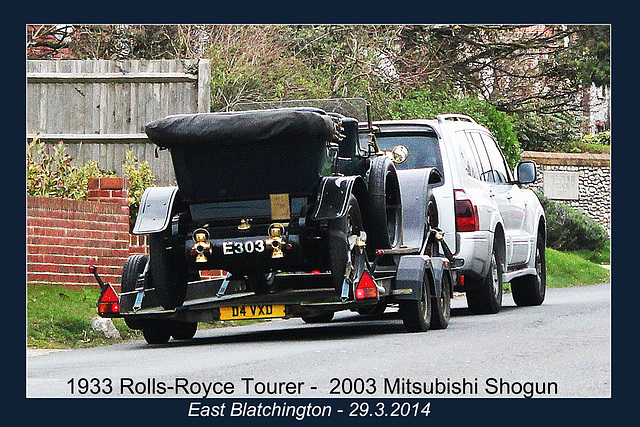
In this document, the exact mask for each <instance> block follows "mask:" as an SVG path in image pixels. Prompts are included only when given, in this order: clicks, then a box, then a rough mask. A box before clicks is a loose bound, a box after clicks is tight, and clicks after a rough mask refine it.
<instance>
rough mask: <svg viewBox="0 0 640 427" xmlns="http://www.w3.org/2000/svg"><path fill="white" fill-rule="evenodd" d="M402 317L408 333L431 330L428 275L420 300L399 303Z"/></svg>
mask: <svg viewBox="0 0 640 427" xmlns="http://www.w3.org/2000/svg"><path fill="white" fill-rule="evenodd" d="M399 308H400V317H401V318H402V323H403V324H404V327H405V329H406V330H407V332H425V331H428V330H429V329H430V328H431V309H432V307H431V297H430V292H429V281H428V275H427V274H425V275H424V280H423V282H422V295H421V298H420V299H419V300H402V301H399Z"/></svg>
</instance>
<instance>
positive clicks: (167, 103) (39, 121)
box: [27, 60, 211, 185]
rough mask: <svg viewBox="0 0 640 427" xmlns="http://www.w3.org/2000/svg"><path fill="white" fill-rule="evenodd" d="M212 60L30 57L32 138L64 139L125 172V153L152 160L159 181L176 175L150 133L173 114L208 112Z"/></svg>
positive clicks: (86, 156) (79, 154) (75, 150)
mask: <svg viewBox="0 0 640 427" xmlns="http://www.w3.org/2000/svg"><path fill="white" fill-rule="evenodd" d="M210 81H211V65H210V61H209V60H130V61H106V60H37V61H27V138H28V140H31V139H33V138H34V137H36V135H38V137H39V138H40V140H42V141H45V142H47V143H52V144H53V143H57V142H59V141H63V142H64V143H65V145H67V147H68V150H67V152H68V153H69V154H70V155H71V156H72V157H73V158H74V160H75V161H76V162H77V163H79V164H83V163H85V162H87V161H90V160H97V161H99V162H100V167H101V168H102V169H104V170H112V171H115V172H116V173H118V174H123V167H122V165H123V163H124V159H125V155H126V152H127V151H132V152H133V153H134V155H135V156H136V157H137V158H138V159H139V160H141V161H145V160H146V161H148V162H149V165H150V166H151V170H152V171H153V174H154V176H155V177H156V179H157V184H158V185H171V184H173V183H174V181H175V177H174V175H173V167H172V166H171V156H170V155H169V153H168V152H160V153H159V156H158V157H157V158H156V152H155V146H154V145H153V144H152V143H151V142H150V141H149V140H148V139H147V136H146V134H145V133H144V126H145V125H146V123H148V122H150V121H153V120H156V119H159V118H162V117H165V116H167V115H169V114H180V113H196V112H209V110H210Z"/></svg>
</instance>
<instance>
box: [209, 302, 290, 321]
mask: <svg viewBox="0 0 640 427" xmlns="http://www.w3.org/2000/svg"><path fill="white" fill-rule="evenodd" d="M284 316H285V312H284V305H241V306H239V307H220V320H237V319H266V318H271V317H284Z"/></svg>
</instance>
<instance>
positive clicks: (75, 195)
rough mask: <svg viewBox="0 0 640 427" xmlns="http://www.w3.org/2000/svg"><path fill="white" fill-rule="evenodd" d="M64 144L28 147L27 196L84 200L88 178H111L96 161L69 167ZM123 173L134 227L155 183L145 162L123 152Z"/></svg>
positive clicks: (131, 223)
mask: <svg viewBox="0 0 640 427" xmlns="http://www.w3.org/2000/svg"><path fill="white" fill-rule="evenodd" d="M72 160H73V158H72V157H71V156H70V155H69V154H68V153H67V152H66V147H65V145H64V143H63V142H60V143H58V144H57V145H55V146H53V147H52V146H48V145H46V144H45V143H44V142H42V141H40V140H39V139H38V138H34V139H33V141H31V142H30V143H28V145H27V194H29V195H30V196H38V197H60V198H65V199H75V200H86V199H87V194H88V193H89V188H88V181H89V178H100V177H103V176H113V175H115V174H114V173H113V172H105V171H103V170H101V169H100V167H99V166H98V162H97V161H90V162H88V163H86V164H84V165H82V166H76V165H73V164H72ZM124 173H125V176H126V177H127V178H128V180H129V223H130V225H131V226H133V224H135V221H136V217H137V215H138V209H139V207H140V199H141V198H142V193H144V190H145V189H146V188H147V187H150V186H152V185H153V184H154V182H155V178H154V176H153V173H152V172H151V168H150V167H149V163H148V162H139V161H138V159H137V158H135V156H134V155H133V153H132V152H131V151H128V152H127V153H126V158H125V163H124Z"/></svg>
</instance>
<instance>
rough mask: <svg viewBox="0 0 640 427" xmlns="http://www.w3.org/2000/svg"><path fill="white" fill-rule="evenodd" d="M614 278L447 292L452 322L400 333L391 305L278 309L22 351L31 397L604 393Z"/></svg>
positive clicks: (608, 382)
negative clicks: (185, 331) (303, 315)
mask: <svg viewBox="0 0 640 427" xmlns="http://www.w3.org/2000/svg"><path fill="white" fill-rule="evenodd" d="M610 291H611V286H610V284H601V285H595V286H586V287H576V288H564V289H550V290H548V293H547V298H546V300H545V303H544V304H543V305H542V306H539V307H516V306H515V304H514V303H513V300H512V298H511V296H510V295H505V298H504V307H503V310H502V311H501V312H500V313H498V314H496V315H471V314H470V313H468V312H467V309H466V302H465V300H464V298H461V299H456V300H454V301H453V307H454V308H453V310H452V319H451V323H450V325H449V328H448V329H446V330H439V331H428V332H426V333H407V332H404V329H403V326H402V322H401V321H400V319H399V318H398V317H397V313H394V312H393V311H392V310H391V309H388V310H387V312H386V313H385V314H383V315H382V316H379V317H377V318H375V319H372V320H367V321H363V320H362V319H363V318H362V317H359V316H358V315H356V314H354V313H348V312H345V313H344V314H340V315H339V316H337V318H336V319H335V320H334V321H333V322H331V323H324V324H317V325H307V324H304V323H303V322H302V321H301V320H299V319H289V320H274V321H269V322H264V323H259V324H251V325H244V326H239V327H234V328H219V329H209V330H199V331H198V332H197V334H196V337H195V338H194V339H193V340H190V341H171V342H169V343H168V344H166V345H153V346H152V345H148V344H146V343H145V342H144V341H135V342H127V343H123V344H116V345H111V346H106V347H101V348H92V349H86V350H70V351H62V352H52V353H48V354H43V355H37V356H33V357H28V358H27V390H26V392H27V397H153V398H156V397H158V398H159V397H183V398H191V399H201V398H218V397H224V398H227V397H233V398H248V397H260V398H293V397H304V398H307V397H367V398H369V397H417V398H433V397H447V398H455V397H466V398H469V397H472V398H487V397H497V396H500V397H515V398H522V397H610V396H611V292H610Z"/></svg>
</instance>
